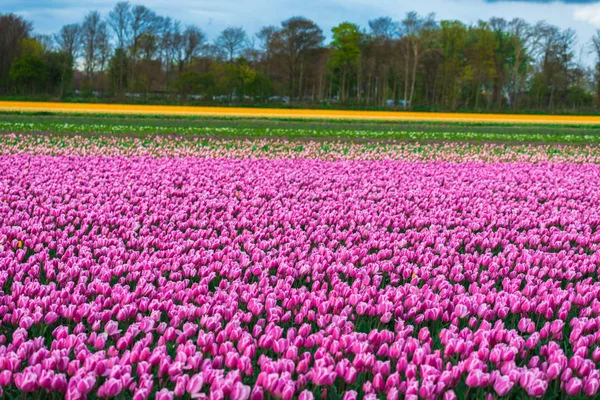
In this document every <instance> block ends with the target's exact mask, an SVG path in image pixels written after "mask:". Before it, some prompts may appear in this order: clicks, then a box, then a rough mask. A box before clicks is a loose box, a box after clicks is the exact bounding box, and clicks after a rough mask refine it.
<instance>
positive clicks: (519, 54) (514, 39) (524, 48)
mask: <svg viewBox="0 0 600 400" xmlns="http://www.w3.org/2000/svg"><path fill="white" fill-rule="evenodd" d="M508 32H510V34H511V36H510V40H511V45H512V48H513V51H514V63H513V66H512V71H511V77H510V82H509V87H510V93H511V94H510V97H511V99H510V101H511V105H512V107H513V108H516V107H517V106H518V103H519V94H520V92H521V88H522V86H523V83H524V80H525V76H524V74H522V73H521V71H522V69H523V65H524V63H525V62H526V59H527V56H528V53H529V51H530V49H531V47H533V46H535V43H534V40H533V39H534V38H535V36H534V34H533V30H532V27H531V25H529V23H527V22H526V21H525V20H523V19H521V18H514V19H513V20H511V21H510V22H509V23H508Z"/></svg>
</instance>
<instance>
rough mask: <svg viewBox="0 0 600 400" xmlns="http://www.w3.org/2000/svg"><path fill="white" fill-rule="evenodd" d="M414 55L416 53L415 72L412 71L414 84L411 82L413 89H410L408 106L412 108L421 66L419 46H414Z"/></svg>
mask: <svg viewBox="0 0 600 400" xmlns="http://www.w3.org/2000/svg"><path fill="white" fill-rule="evenodd" d="M413 53H414V55H413V56H414V60H413V71H412V82H411V87H410V97H409V99H408V104H409V105H410V107H411V108H412V106H413V103H412V102H413V95H414V93H415V82H416V80H417V67H418V65H419V46H416V45H413Z"/></svg>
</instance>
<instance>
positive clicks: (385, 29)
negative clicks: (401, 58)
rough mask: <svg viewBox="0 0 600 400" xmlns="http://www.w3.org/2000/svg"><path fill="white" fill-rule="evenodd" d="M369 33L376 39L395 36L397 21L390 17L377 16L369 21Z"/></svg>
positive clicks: (397, 28)
mask: <svg viewBox="0 0 600 400" xmlns="http://www.w3.org/2000/svg"><path fill="white" fill-rule="evenodd" d="M369 28H370V29H371V34H372V35H373V36H374V37H375V38H378V39H391V38H392V37H394V36H396V34H397V33H398V30H399V26H398V23H397V22H394V21H393V20H392V19H391V18H390V17H379V18H376V19H372V20H370V21H369Z"/></svg>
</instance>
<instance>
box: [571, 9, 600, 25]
mask: <svg viewBox="0 0 600 400" xmlns="http://www.w3.org/2000/svg"><path fill="white" fill-rule="evenodd" d="M573 18H574V19H575V20H577V21H583V22H587V23H590V24H592V25H594V26H596V27H599V28H600V4H590V5H585V6H576V7H575V12H574V13H573Z"/></svg>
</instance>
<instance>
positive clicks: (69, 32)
mask: <svg viewBox="0 0 600 400" xmlns="http://www.w3.org/2000/svg"><path fill="white" fill-rule="evenodd" d="M54 41H55V42H56V44H57V46H58V48H59V50H60V51H62V52H63V53H66V54H68V55H69V56H70V57H71V60H73V62H74V61H75V59H76V58H77V57H78V56H79V52H80V51H81V25H79V24H69V25H65V26H63V27H62V28H60V31H59V32H58V33H57V34H55V35H54Z"/></svg>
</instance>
